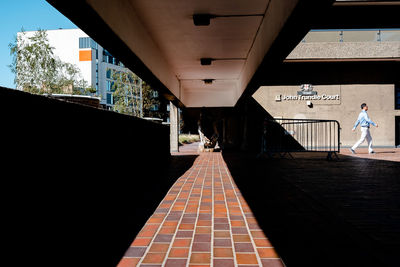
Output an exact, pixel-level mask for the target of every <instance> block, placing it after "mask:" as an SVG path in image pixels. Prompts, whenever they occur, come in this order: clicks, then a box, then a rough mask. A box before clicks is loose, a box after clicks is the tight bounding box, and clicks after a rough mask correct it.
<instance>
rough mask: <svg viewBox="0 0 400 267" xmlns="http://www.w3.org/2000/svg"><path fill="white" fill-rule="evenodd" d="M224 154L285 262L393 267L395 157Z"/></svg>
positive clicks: (397, 236) (397, 199)
mask: <svg viewBox="0 0 400 267" xmlns="http://www.w3.org/2000/svg"><path fill="white" fill-rule="evenodd" d="M223 156H224V159H225V161H226V163H227V165H228V167H229V170H230V171H231V174H232V176H233V178H234V180H235V182H236V184H237V185H238V187H239V189H240V190H241V192H242V194H243V196H244V198H245V200H246V201H247V202H248V204H249V206H250V208H251V209H252V211H253V212H254V215H255V216H256V218H257V220H258V222H259V224H260V227H261V228H262V229H263V230H264V232H265V234H266V235H267V237H268V238H269V239H270V240H271V242H272V244H273V245H274V246H275V247H276V250H277V252H278V253H279V254H280V256H281V257H282V259H283V260H284V262H285V264H286V265H287V266H288V267H293V266H307V267H310V266H318V267H320V266H324V267H326V266H332V267H333V266H335V267H337V266H363V267H365V266H379V267H382V266H399V264H400V259H399V258H398V251H399V249H400V223H399V222H400V163H399V162H393V161H381V160H371V159H361V158H355V157H349V156H341V157H340V160H339V161H331V162H329V161H326V160H325V156H326V155H317V154H312V155H311V154H308V153H302V154H295V155H294V156H295V159H257V158H256V156H254V155H249V154H247V155H246V154H237V153H223Z"/></svg>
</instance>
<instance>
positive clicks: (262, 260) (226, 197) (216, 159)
mask: <svg viewBox="0 0 400 267" xmlns="http://www.w3.org/2000/svg"><path fill="white" fill-rule="evenodd" d="M155 186H156V185H155ZM132 266H148V267H149V266H174V267H179V266H199V267H200V266H216V267H217V266H224V267H230V266H243V267H244V266H274V267H275V266H284V265H283V263H282V261H281V259H280V258H279V256H278V255H277V253H276V252H275V250H274V248H273V247H272V245H271V243H270V242H269V240H268V239H267V238H266V237H265V235H264V233H263V231H262V230H261V229H260V228H259V226H258V224H257V221H256V220H255V218H254V216H253V214H252V212H251V210H250V209H249V207H248V205H247V204H246V201H245V200H244V199H243V197H242V195H241V193H240V191H239V190H238V188H237V187H236V185H235V183H234V181H233V180H232V177H231V174H230V173H229V170H228V168H227V166H226V163H225V162H224V160H223V157H222V155H221V153H201V154H200V155H199V156H198V158H197V159H196V161H195V162H194V164H193V166H192V168H190V169H189V170H188V171H187V172H186V173H185V174H184V175H183V176H182V177H180V178H179V179H178V180H177V181H176V183H175V184H174V185H173V186H172V188H171V189H170V191H169V192H168V194H167V195H166V197H165V198H164V200H163V201H162V202H161V203H160V205H159V206H158V208H157V210H156V211H155V212H154V214H153V215H152V216H151V217H150V218H149V220H148V221H147V223H146V225H145V226H144V227H143V229H142V230H141V231H140V233H139V234H138V235H137V237H136V239H135V240H134V242H133V243H132V244H131V247H130V248H129V249H128V250H127V251H126V253H125V256H124V257H123V259H122V260H121V261H120V263H119V265H118V267H132Z"/></svg>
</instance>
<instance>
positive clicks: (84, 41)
mask: <svg viewBox="0 0 400 267" xmlns="http://www.w3.org/2000/svg"><path fill="white" fill-rule="evenodd" d="M79 48H93V49H96V50H97V48H98V45H97V43H96V42H95V41H94V40H93V39H92V38H90V37H79ZM96 57H97V56H96Z"/></svg>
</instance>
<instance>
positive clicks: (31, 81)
mask: <svg viewBox="0 0 400 267" xmlns="http://www.w3.org/2000/svg"><path fill="white" fill-rule="evenodd" d="M9 48H10V54H11V55H12V57H13V59H12V63H11V65H9V67H10V69H11V71H12V72H13V73H14V74H15V79H14V83H15V85H16V86H17V88H18V89H20V90H23V91H26V92H30V93H36V94H44V93H47V94H54V93H70V94H83V93H87V92H88V91H89V90H92V89H93V88H91V87H90V86H89V85H88V83H87V82H86V81H85V80H84V79H83V78H82V75H81V73H80V70H79V68H78V67H77V66H75V65H73V64H71V63H66V62H63V61H61V60H60V59H59V58H58V57H56V56H55V55H54V47H52V46H51V45H50V43H49V40H48V38H47V33H46V31H45V30H38V31H36V32H35V33H34V34H33V35H28V34H27V33H26V32H25V31H23V30H22V32H20V33H19V34H17V36H16V38H15V40H14V42H12V43H10V44H9Z"/></svg>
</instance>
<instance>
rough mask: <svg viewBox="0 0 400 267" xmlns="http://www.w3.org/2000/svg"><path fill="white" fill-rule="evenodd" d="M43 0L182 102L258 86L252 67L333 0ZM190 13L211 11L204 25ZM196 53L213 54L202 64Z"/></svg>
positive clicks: (278, 56) (276, 52) (216, 100)
mask: <svg viewBox="0 0 400 267" xmlns="http://www.w3.org/2000/svg"><path fill="white" fill-rule="evenodd" d="M47 1H48V2H50V3H51V4H52V5H53V6H55V7H56V8H57V9H58V10H59V11H61V12H62V13H63V14H64V15H66V16H67V17H68V18H70V19H71V20H72V21H73V22H74V23H75V24H76V25H78V26H79V27H80V28H81V29H82V30H84V31H85V32H86V33H88V34H89V35H90V36H91V37H92V38H93V39H95V40H96V41H97V42H98V43H99V44H100V45H102V46H103V47H105V48H106V49H107V50H109V51H110V52H111V53H112V54H113V55H114V56H116V57H118V58H119V59H121V61H122V62H124V64H125V65H126V66H128V67H129V68H130V69H131V70H132V71H134V72H136V73H137V74H138V75H139V76H141V77H142V78H143V79H144V80H145V81H148V82H149V83H150V84H151V85H153V87H155V88H162V90H164V92H167V93H166V94H163V95H164V96H168V97H167V98H168V99H175V100H177V102H178V103H179V104H184V105H185V106H186V107H203V106H205V107H224V106H225V107H226V106H234V105H235V104H236V103H237V102H238V100H239V99H240V98H241V97H242V98H243V96H244V95H246V94H247V93H245V94H244V92H248V91H251V90H254V89H255V88H256V87H257V86H259V85H258V84H257V82H254V80H255V79H256V80H257V79H259V78H260V75H261V76H264V75H268V73H264V72H263V73H260V72H259V69H260V68H261V67H260V66H261V65H263V66H264V68H265V66H269V67H272V68H273V66H275V65H274V64H276V63H277V62H282V61H283V60H284V58H285V57H286V56H287V55H288V54H289V53H290V52H291V50H292V49H293V48H294V47H295V45H297V43H298V42H299V41H300V40H301V38H303V37H304V35H305V34H306V32H307V31H308V30H307V29H309V25H310V22H311V21H313V20H315V19H316V17H318V16H321V14H323V13H324V12H323V11H322V10H325V11H326V10H327V9H328V8H330V7H331V6H332V3H333V2H334V1H333V0H252V1H248V0H218V1H215V0H213V1H211V0H113V1H110V0H69V1H60V0H47ZM312 8H314V9H315V10H317V12H315V11H314V10H312ZM318 11H320V12H318ZM194 14H211V15H215V16H217V17H215V18H213V19H211V22H210V25H209V26H195V25H194V23H193V15H194ZM200 58H213V59H215V61H212V64H211V65H210V66H202V65H201V64H200ZM271 59H272V61H271ZM268 62H273V63H271V64H270V63H268ZM269 67H268V68H269ZM256 77H257V78H256ZM204 79H212V80H213V82H212V84H205V83H204V82H203V80H204ZM250 87H251V89H249V88H250ZM257 88H258V87H257ZM175 100H174V101H175Z"/></svg>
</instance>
